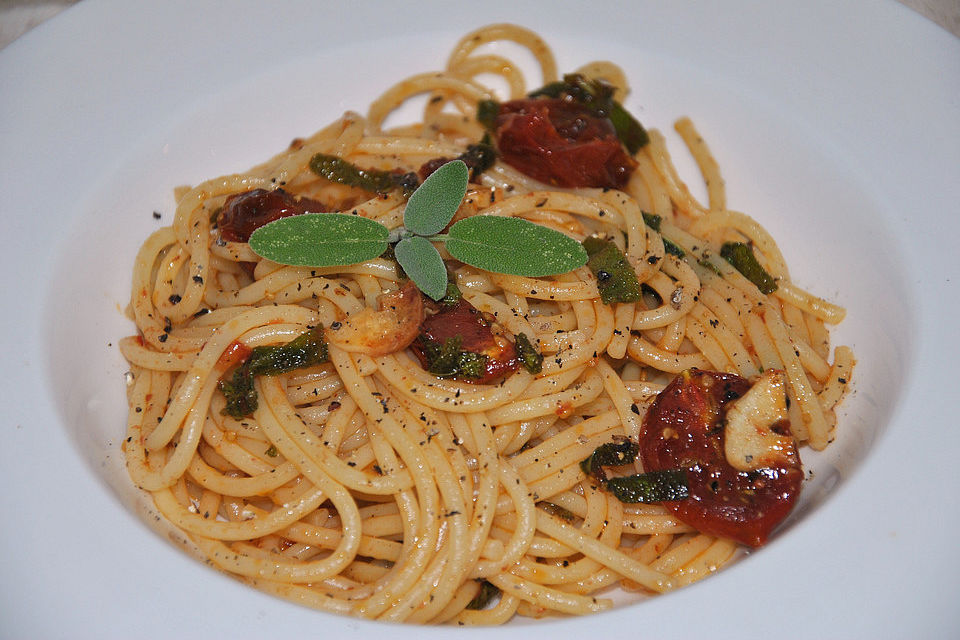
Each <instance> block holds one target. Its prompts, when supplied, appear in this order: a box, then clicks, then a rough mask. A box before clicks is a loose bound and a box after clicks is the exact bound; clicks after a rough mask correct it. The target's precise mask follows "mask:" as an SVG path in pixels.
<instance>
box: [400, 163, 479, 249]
mask: <svg viewBox="0 0 960 640" xmlns="http://www.w3.org/2000/svg"><path fill="white" fill-rule="evenodd" d="M469 178H470V171H469V169H467V165H466V163H465V162H464V161H463V160H453V161H451V162H448V163H447V164H445V165H442V166H441V167H440V168H439V169H437V170H436V171H434V172H433V173H431V174H430V175H429V176H428V177H427V179H426V180H424V181H423V184H421V185H420V186H419V187H418V188H417V190H416V191H414V192H413V193H412V194H411V195H410V199H409V200H408V201H407V208H406V209H404V211H403V226H404V227H406V228H407V230H408V231H411V232H413V233H415V234H417V235H418V236H432V235H433V234H435V233H440V232H441V231H442V230H443V228H444V227H446V226H447V224H449V223H450V220H452V219H453V215H454V214H455V213H456V212H457V208H458V207H459V206H460V203H461V202H463V196H464V195H466V193H467V181H468V180H469Z"/></svg>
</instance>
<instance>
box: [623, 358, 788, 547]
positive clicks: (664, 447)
mask: <svg viewBox="0 0 960 640" xmlns="http://www.w3.org/2000/svg"><path fill="white" fill-rule="evenodd" d="M749 389H750V383H749V382H748V381H747V380H745V379H744V378H741V377H740V376H737V375H733V374H728V373H718V372H713V371H698V370H690V371H685V372H683V373H682V374H681V375H679V376H677V377H676V378H675V379H674V380H673V382H671V383H670V384H669V385H667V387H666V388H665V389H664V390H663V391H661V392H660V395H658V396H657V399H656V400H655V401H654V403H653V404H652V405H651V407H650V409H649V410H648V411H647V415H646V416H645V417H644V420H643V427H642V429H641V433H640V456H641V460H642V462H643V466H644V470H646V471H657V470H662V469H678V468H680V469H686V470H687V479H688V482H689V487H690V497H689V498H687V499H685V500H678V501H674V502H665V503H664V506H666V507H667V508H668V509H670V510H671V511H673V512H674V513H675V514H676V516H677V517H678V518H679V519H680V520H682V521H683V522H685V523H687V524H689V525H690V526H692V527H695V528H696V529H698V530H700V531H702V532H704V533H709V534H713V535H717V536H722V537H725V538H731V539H733V540H736V541H738V542H742V543H744V544H747V545H750V546H754V547H756V546H760V545H762V544H764V543H765V542H766V540H767V538H768V537H769V535H770V532H771V531H772V530H773V529H774V527H776V526H777V525H778V524H779V523H780V522H781V521H782V520H783V519H784V518H785V517H786V516H787V514H789V513H790V511H791V509H793V506H794V504H795V503H796V501H797V498H798V497H799V495H800V487H801V484H802V482H803V469H802V467H801V465H800V459H799V456H795V457H794V458H793V460H794V461H795V464H792V465H789V466H776V467H773V468H763V469H757V470H755V471H738V470H736V469H734V468H733V467H732V466H731V465H730V464H729V463H728V462H727V460H726V457H725V455H724V417H725V416H726V412H727V409H728V408H729V407H728V406H727V405H728V403H730V402H731V401H733V400H736V399H737V398H739V397H740V396H742V395H743V394H745V393H746V392H747V390H749ZM777 428H778V432H780V433H784V434H785V435H789V426H788V425H785V424H783V423H781V424H778V426H777Z"/></svg>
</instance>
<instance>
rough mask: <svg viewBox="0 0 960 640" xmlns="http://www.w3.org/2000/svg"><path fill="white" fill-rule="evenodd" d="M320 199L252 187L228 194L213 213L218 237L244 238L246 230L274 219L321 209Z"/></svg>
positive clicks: (255, 228)
mask: <svg viewBox="0 0 960 640" xmlns="http://www.w3.org/2000/svg"><path fill="white" fill-rule="evenodd" d="M324 211H326V208H325V207H324V206H323V204H322V203H320V202H317V201H316V200H311V199H310V198H295V197H294V196H293V195H291V194H290V193H288V192H287V191H284V190H283V189H274V190H273V191H267V190H266V189H254V190H253V191H247V192H245V193H238V194H234V195H232V196H230V197H228V198H227V199H226V200H225V201H224V203H223V209H222V210H221V211H220V215H219V216H218V217H217V226H218V227H219V228H220V237H221V238H223V239H224V240H227V241H229V242H247V241H248V240H249V239H250V234H251V233H253V232H254V231H256V230H257V229H259V228H260V227H262V226H263V225H265V224H267V223H268V222H273V221H274V220H279V219H280V218H286V217H287V216H296V215H300V214H301V213H307V212H310V213H322V212H324Z"/></svg>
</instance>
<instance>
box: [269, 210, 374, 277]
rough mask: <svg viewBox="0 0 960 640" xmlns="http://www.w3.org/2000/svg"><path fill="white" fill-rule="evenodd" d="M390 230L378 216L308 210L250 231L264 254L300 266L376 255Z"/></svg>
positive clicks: (331, 264) (355, 260) (336, 263)
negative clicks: (378, 219) (373, 218)
mask: <svg viewBox="0 0 960 640" xmlns="http://www.w3.org/2000/svg"><path fill="white" fill-rule="evenodd" d="M389 233H390V232H389V231H388V230H387V228H386V227H385V226H383V225H382V224H380V223H379V222H377V221H375V220H370V219H369V218H364V217H361V216H352V215H348V214H345V213H306V214H303V215H299V216H290V217H288V218H280V219H279V220H274V221H273V222H271V223H269V224H265V225H264V226H262V227H260V228H259V229H257V230H256V231H254V232H253V233H252V234H251V235H250V248H251V249H252V250H253V252H254V253H256V254H257V255H258V256H260V257H261V258H266V259H267V260H273V261H274V262H279V263H280V264H288V265H291V266H296V267H335V266H342V265H348V264H356V263H358V262H365V261H367V260H372V259H373V258H376V257H377V256H379V255H380V254H382V253H383V252H384V251H386V250H387V236H388V235H389Z"/></svg>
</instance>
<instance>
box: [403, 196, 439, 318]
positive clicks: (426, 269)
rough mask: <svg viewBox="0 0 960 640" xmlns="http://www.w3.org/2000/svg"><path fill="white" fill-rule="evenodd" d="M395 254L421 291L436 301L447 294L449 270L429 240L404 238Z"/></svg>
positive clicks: (417, 237)
mask: <svg viewBox="0 0 960 640" xmlns="http://www.w3.org/2000/svg"><path fill="white" fill-rule="evenodd" d="M424 184H426V183H424ZM393 253H394V255H395V256H396V257H397V262H399V263H400V266H401V267H403V270H404V271H405V272H406V273H407V276H409V278H410V279H411V280H413V282H414V284H416V285H417V288H418V289H420V291H423V292H424V293H425V294H427V295H428V296H430V297H431V298H433V299H434V300H439V299H441V298H443V297H444V296H445V295H446V294H447V268H446V267H445V266H444V264H443V258H441V257H440V252H439V251H437V249H436V247H434V246H433V244H432V243H431V242H430V241H429V240H427V239H426V238H421V237H420V236H410V237H408V238H404V239H402V240H401V241H400V242H398V243H397V244H396V246H395V247H394V248H393Z"/></svg>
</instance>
